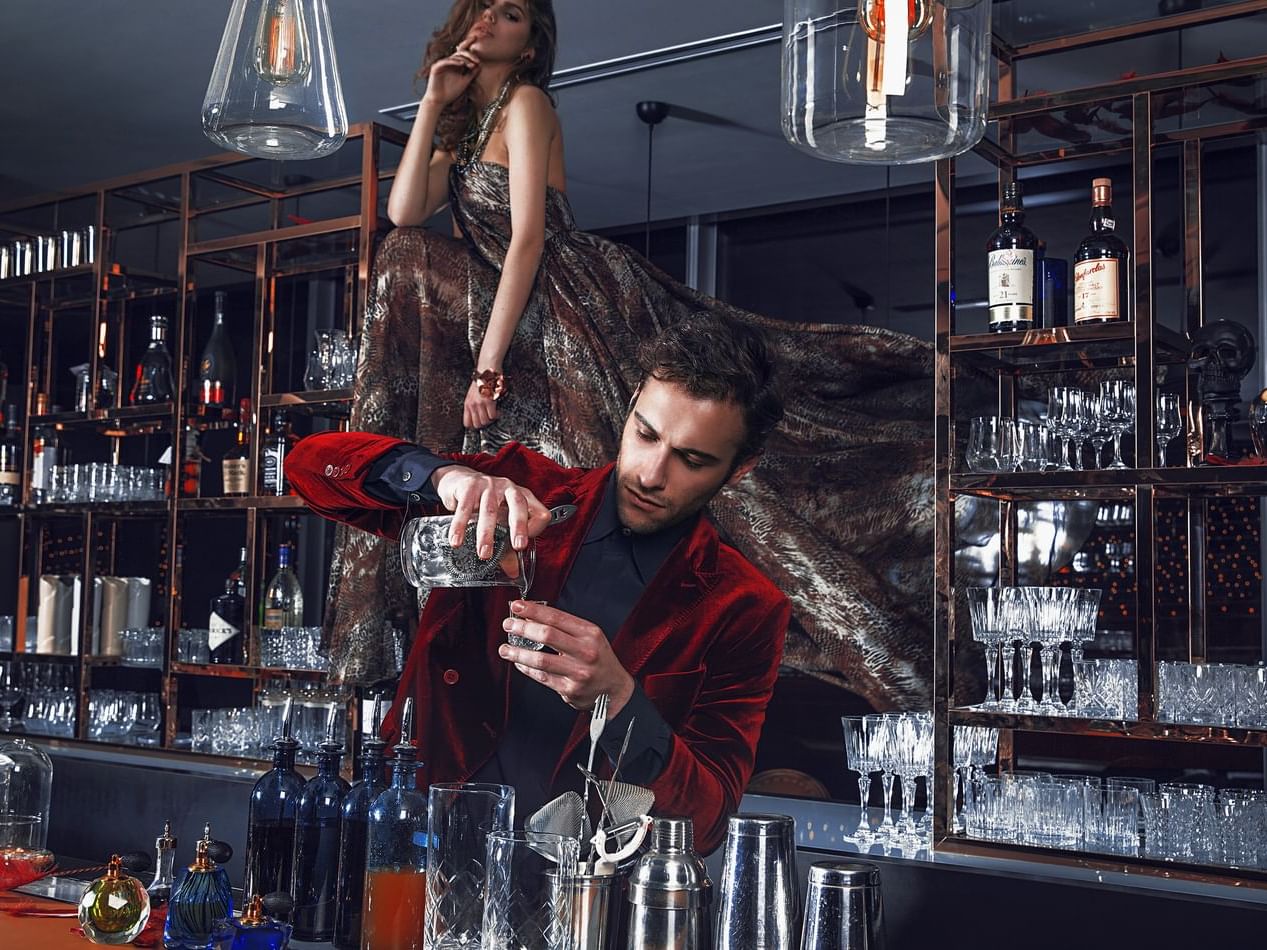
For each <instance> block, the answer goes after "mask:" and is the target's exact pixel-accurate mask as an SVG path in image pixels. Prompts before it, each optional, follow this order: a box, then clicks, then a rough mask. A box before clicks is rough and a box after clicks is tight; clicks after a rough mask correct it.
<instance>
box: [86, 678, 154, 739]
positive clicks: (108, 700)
mask: <svg viewBox="0 0 1267 950" xmlns="http://www.w3.org/2000/svg"><path fill="white" fill-rule="evenodd" d="M162 725H163V708H162V703H161V701H160V699H159V695H158V693H137V692H132V691H130V690H116V689H90V690H89V691H88V738H89V739H92V740H93V741H95V742H115V743H119V744H121V745H141V746H156V745H158V744H159V738H158V733H159V730H160V729H161V728H162Z"/></svg>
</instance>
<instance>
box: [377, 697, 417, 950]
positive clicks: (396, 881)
mask: <svg viewBox="0 0 1267 950" xmlns="http://www.w3.org/2000/svg"><path fill="white" fill-rule="evenodd" d="M413 724H414V701H413V700H412V699H406V700H405V708H404V712H403V714H402V715H401V719H400V743H399V744H398V745H397V746H396V747H395V749H394V750H393V754H394V757H395V758H394V761H393V763H392V784H391V787H390V788H388V789H387V790H386V791H385V792H383V793H382V794H381V795H379V796H378V798H377V799H375V800H374V804H373V806H372V807H371V808H370V820H369V851H368V856H367V860H366V871H365V909H364V914H363V915H362V922H361V950H422V947H423V944H422V930H423V917H424V914H425V911H426V904H427V796H426V795H424V794H423V793H422V792H420V791H418V789H417V787H416V785H415V777H414V773H415V772H417V770H418V751H417V750H416V749H415V748H414V745H413Z"/></svg>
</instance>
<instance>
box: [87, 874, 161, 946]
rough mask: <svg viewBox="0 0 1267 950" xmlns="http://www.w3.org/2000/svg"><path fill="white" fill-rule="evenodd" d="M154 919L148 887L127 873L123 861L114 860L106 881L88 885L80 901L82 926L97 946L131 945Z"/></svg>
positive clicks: (99, 880)
mask: <svg viewBox="0 0 1267 950" xmlns="http://www.w3.org/2000/svg"><path fill="white" fill-rule="evenodd" d="M149 919H150V896H149V894H147V893H146V892H145V886H144V885H143V884H142V883H141V882H140V881H138V880H137V879H136V878H134V877H132V876H131V875H128V874H125V873H123V866H122V863H121V859H120V857H119V856H118V855H117V854H116V855H113V856H111V858H110V864H109V867H108V869H107V870H106V873H105V876H104V877H99V878H97V879H96V880H95V881H93V882H92V883H91V884H89V885H88V890H86V891H84V896H83V897H82V898H81V899H80V901H79V925H80V926H81V927H83V928H84V934H85V935H87V937H88V939H89V940H91V941H92V942H93V943H104V944H120V943H131V942H132V940H133V939H134V938H135V937H136V935H137V934H139V933H140V932H141V931H142V930H143V929H144V928H145V924H146V922H147V921H148V920H149Z"/></svg>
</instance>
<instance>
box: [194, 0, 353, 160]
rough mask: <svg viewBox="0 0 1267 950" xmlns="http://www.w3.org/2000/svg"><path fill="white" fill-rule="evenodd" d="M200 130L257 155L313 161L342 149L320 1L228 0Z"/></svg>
mask: <svg viewBox="0 0 1267 950" xmlns="http://www.w3.org/2000/svg"><path fill="white" fill-rule="evenodd" d="M202 130H203V132H205V133H206V135H207V137H208V138H209V139H211V141H213V142H215V143H216V144H217V145H219V146H221V147H222V148H227V149H231V150H233V151H237V152H243V153H245V154H247V155H254V156H255V157H256V158H276V159H307V158H319V157H320V156H322V155H328V154H329V153H331V152H333V151H335V150H336V149H337V148H339V146H341V145H342V144H343V142H344V141H345V140H346V139H347V134H348V119H347V112H346V110H345V109H344V106H343V90H342V88H341V86H340V84H339V68H338V65H337V63H336V62H335V55H334V41H333V38H332V36H331V33H330V14H329V11H328V10H327V9H326V2H325V0H234V2H233V8H232V10H230V11H229V21H228V23H227V24H226V25H225V28H224V37H223V38H222V39H221V41H220V52H219V54H218V55H217V56H216V64H215V67H214V69H213V70H212V73H211V82H210V83H208V85H207V95H206V98H205V99H204V100H203V103H202Z"/></svg>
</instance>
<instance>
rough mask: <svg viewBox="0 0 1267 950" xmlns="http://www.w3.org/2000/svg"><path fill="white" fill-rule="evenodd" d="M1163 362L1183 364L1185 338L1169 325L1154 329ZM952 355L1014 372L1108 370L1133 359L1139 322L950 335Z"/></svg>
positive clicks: (1160, 360) (1186, 356) (1158, 352)
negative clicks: (1136, 325)
mask: <svg viewBox="0 0 1267 950" xmlns="http://www.w3.org/2000/svg"><path fill="white" fill-rule="evenodd" d="M1153 334H1154V344H1155V357H1156V360H1157V362H1159V363H1182V362H1185V361H1186V360H1187V358H1188V344H1187V341H1186V340H1185V339H1184V338H1183V337H1182V336H1180V335H1179V334H1177V333H1175V332H1174V331H1173V330H1168V329H1166V328H1165V327H1154V328H1153ZM950 352H951V354H952V355H964V356H968V358H969V361H970V362H972V363H975V364H977V365H979V366H984V367H988V368H992V369H995V370H997V371H999V372H1006V373H1012V372H1015V371H1017V370H1021V369H1035V370H1043V371H1049V372H1055V371H1058V370H1068V369H1107V368H1113V367H1121V366H1123V365H1130V364H1131V363H1133V362H1134V359H1135V324H1134V323H1132V322H1125V323H1102V324H1097V325H1092V326H1081V327H1054V328H1051V329H1039V330H1020V331H1016V332H1014V333H966V334H958V335H952V336H951V337H950Z"/></svg>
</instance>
